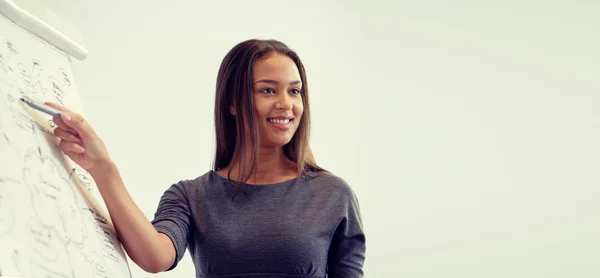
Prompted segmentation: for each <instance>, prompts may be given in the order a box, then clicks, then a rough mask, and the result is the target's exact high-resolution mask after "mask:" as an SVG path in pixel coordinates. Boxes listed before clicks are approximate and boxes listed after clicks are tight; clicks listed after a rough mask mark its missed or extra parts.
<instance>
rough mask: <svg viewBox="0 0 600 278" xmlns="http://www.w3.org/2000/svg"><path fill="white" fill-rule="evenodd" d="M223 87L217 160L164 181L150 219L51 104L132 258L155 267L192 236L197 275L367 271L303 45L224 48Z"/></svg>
mask: <svg viewBox="0 0 600 278" xmlns="http://www.w3.org/2000/svg"><path fill="white" fill-rule="evenodd" d="M216 94H217V95H216V101H215V126H216V130H217V132H216V136H217V140H216V141H217V148H216V154H215V161H214V168H213V170H211V171H208V172H207V173H205V174H204V175H201V176H199V177H198V178H196V179H194V180H183V181H180V182H178V183H175V184H173V185H172V186H171V187H170V188H169V189H168V190H166V192H165V193H164V195H163V196H162V198H161V200H160V203H159V205H158V209H157V211H156V213H155V217H154V220H153V221H152V222H150V221H148V220H147V219H146V217H145V216H144V215H143V214H142V212H141V211H140V209H139V208H138V207H137V206H136V204H135V203H134V202H133V200H132V199H131V197H130V196H129V194H128V192H127V190H126V188H125V186H124V185H123V181H122V179H121V177H120V176H119V172H118V170H117V168H116V166H115V164H114V163H113V162H112V160H111V158H110V157H109V155H108V152H107V150H106V148H105V146H104V144H103V142H102V140H101V139H100V138H99V137H98V136H97V135H96V134H95V133H94V130H93V129H92V127H91V126H90V125H88V123H87V122H86V121H85V120H84V119H83V118H82V117H81V116H80V115H77V114H74V113H73V112H71V111H69V110H67V109H64V108H63V107H60V106H57V105H56V104H52V103H48V104H49V105H51V106H53V107H54V108H56V109H59V110H61V111H62V112H61V118H62V120H61V119H57V118H54V119H53V120H54V121H55V123H56V124H57V126H58V127H57V128H56V129H55V131H54V133H55V135H56V136H57V137H59V138H60V139H61V142H60V148H61V149H62V151H63V152H64V153H65V154H66V155H68V156H69V157H70V158H71V159H73V160H74V161H75V162H76V163H78V164H79V165H80V166H81V167H82V168H84V169H86V170H87V171H88V172H89V173H90V174H91V176H92V177H93V178H94V180H95V182H96V183H97V185H98V188H99V191H100V193H101V195H102V197H103V199H104V201H105V203H106V206H107V208H108V210H109V213H110V215H111V218H112V220H113V223H114V225H115V229H116V231H117V234H118V235H119V238H120V240H121V242H122V244H123V246H124V248H125V250H126V251H127V254H128V255H129V256H130V258H131V259H132V260H133V261H134V262H135V263H136V264H137V265H139V266H140V267H141V268H142V269H144V270H145V271H148V272H152V273H157V272H161V271H167V270H171V269H173V268H174V267H175V266H176V265H177V263H178V262H179V260H181V258H182V257H183V255H184V253H185V250H186V247H187V248H189V251H190V253H191V256H192V259H193V261H194V264H195V268H196V273H197V274H196V275H197V277H213V276H212V275H214V277H217V276H218V277H221V278H226V277H285V276H290V277H325V275H327V276H328V277H362V276H363V271H362V266H363V263H364V260H365V236H364V233H363V228H362V222H361V217H360V212H359V205H358V201H357V199H356V197H355V195H354V193H353V191H352V190H351V188H350V187H349V186H348V185H347V184H346V183H345V182H344V181H343V180H342V179H340V178H338V177H336V176H334V175H333V174H331V173H329V172H327V171H325V170H323V169H322V168H321V167H319V166H318V165H317V164H316V163H315V160H314V158H313V156H312V153H311V151H310V148H309V144H308V142H309V139H308V134H309V126H310V109H309V104H308V87H307V81H306V73H305V71H304V67H303V65H302V62H301V61H300V59H299V58H298V56H297V55H296V53H295V52H293V51H292V50H290V49H289V48H288V47H287V46H286V45H285V44H283V43H281V42H278V41H275V40H266V41H265V40H248V41H245V42H242V43H239V44H238V45H236V46H235V47H234V48H233V49H232V50H231V51H230V52H229V53H228V54H227V55H226V57H225V58H224V59H223V62H222V64H221V67H220V69H219V74H218V77H217V92H216ZM286 274H287V275H286Z"/></svg>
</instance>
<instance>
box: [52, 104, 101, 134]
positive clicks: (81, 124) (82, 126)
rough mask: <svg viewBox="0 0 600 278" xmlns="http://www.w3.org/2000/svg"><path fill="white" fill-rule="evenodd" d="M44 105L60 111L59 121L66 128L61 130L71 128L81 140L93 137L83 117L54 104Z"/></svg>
mask: <svg viewBox="0 0 600 278" xmlns="http://www.w3.org/2000/svg"><path fill="white" fill-rule="evenodd" d="M45 104H46V105H48V106H50V107H52V108H55V109H57V110H59V111H60V117H61V118H60V119H59V120H61V122H62V123H64V125H63V126H64V127H66V128H63V129H64V130H67V131H69V128H71V129H73V130H74V131H75V132H76V133H77V134H78V135H79V137H81V138H82V139H83V138H89V137H91V136H93V134H94V132H93V130H92V128H91V127H90V126H89V125H88V124H87V122H86V121H85V120H84V119H83V117H82V116H81V115H79V114H77V113H75V112H72V111H71V110H68V109H66V108H64V107H62V106H60V105H58V104H56V103H52V102H45ZM57 124H58V123H57ZM58 125H59V124H58ZM59 126H60V125H59ZM69 132H70V131H69ZM71 133H73V132H71Z"/></svg>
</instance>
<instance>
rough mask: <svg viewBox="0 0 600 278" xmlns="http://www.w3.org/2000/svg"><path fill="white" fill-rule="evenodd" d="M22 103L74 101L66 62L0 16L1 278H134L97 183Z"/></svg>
mask: <svg viewBox="0 0 600 278" xmlns="http://www.w3.org/2000/svg"><path fill="white" fill-rule="evenodd" d="M23 96H27V97H29V98H32V99H36V100H38V101H52V102H55V103H58V104H61V105H65V106H68V105H67V104H69V103H70V102H69V101H72V102H76V101H77V91H76V88H75V85H74V83H73V80H72V74H71V71H70V65H69V61H68V59H67V57H65V56H63V55H62V54H61V53H59V52H58V51H56V50H54V49H53V48H52V47H50V46H47V45H45V44H44V43H42V42H41V41H39V40H37V39H36V38H35V37H33V36H31V35H30V34H28V33H26V32H25V31H23V30H21V29H20V28H18V27H17V26H15V25H14V24H12V23H11V22H9V21H7V20H6V19H4V18H3V17H1V16H0V276H23V277H98V278H105V277H130V273H129V267H128V264H127V260H126V257H125V254H124V252H123V250H122V248H121V245H120V243H119V241H118V239H117V237H116V235H115V232H114V230H113V229H112V226H111V223H110V220H109V219H107V218H106V216H105V214H104V212H103V210H102V209H101V208H99V207H98V203H97V201H98V196H99V194H98V192H97V188H96V187H95V184H94V183H93V180H92V178H91V177H90V176H89V174H88V173H86V172H85V171H84V170H83V169H81V168H78V167H76V166H74V165H73V163H72V162H70V161H69V160H68V158H67V157H66V156H64V155H63V154H62V153H61V152H60V149H58V143H59V141H58V139H57V138H56V137H55V136H54V135H53V134H52V130H53V128H55V126H54V123H52V121H51V117H50V116H47V115H42V114H40V113H39V112H32V110H28V108H27V107H26V106H25V105H24V104H22V102H21V101H20V98H21V97H23ZM36 113H37V114H36Z"/></svg>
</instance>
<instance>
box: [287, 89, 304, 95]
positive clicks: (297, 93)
mask: <svg viewBox="0 0 600 278" xmlns="http://www.w3.org/2000/svg"><path fill="white" fill-rule="evenodd" d="M290 92H291V93H292V94H293V95H299V94H300V93H301V91H300V89H292V90H291V91H290Z"/></svg>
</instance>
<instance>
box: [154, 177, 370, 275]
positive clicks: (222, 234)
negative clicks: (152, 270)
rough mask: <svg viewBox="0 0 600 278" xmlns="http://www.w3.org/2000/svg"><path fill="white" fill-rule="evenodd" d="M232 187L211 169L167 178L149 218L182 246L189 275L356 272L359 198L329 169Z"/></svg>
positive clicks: (360, 241) (360, 252)
mask: <svg viewBox="0 0 600 278" xmlns="http://www.w3.org/2000/svg"><path fill="white" fill-rule="evenodd" d="M234 192H235V187H234V186H233V185H231V184H230V183H229V181H228V180H227V179H225V178H223V177H221V176H219V175H218V174H217V173H215V172H214V171H212V170H211V171H209V172H207V173H206V174H204V175H202V176H200V177H198V178H196V179H194V180H184V181H180V182H178V183H176V184H173V185H172V186H171V187H170V188H169V189H167V191H165V193H164V195H163V196H162V197H161V199H160V203H159V205H158V209H157V211H156V213H155V215H154V220H153V221H152V224H153V225H154V226H155V227H156V229H157V230H158V231H159V232H161V233H164V234H166V235H167V236H168V237H169V238H171V241H173V245H174V246H175V250H176V252H177V258H176V260H175V263H174V264H173V265H172V266H171V267H170V268H169V270H171V269H173V268H174V267H175V266H176V265H177V263H178V262H179V261H180V260H181V258H182V257H183V255H184V253H185V250H186V247H187V248H189V250H190V253H191V256H192V260H193V261H194V265H195V267H196V277H205V278H208V277H218V278H229V277H235V278H241V277H264V278H268V277H277V278H281V277H296V278H305V277H326V273H327V277H344V278H353V277H363V271H362V266H363V263H364V260H365V235H364V233H363V226H362V220H361V216H360V211H359V204H358V200H357V198H356V196H355V194H354V192H353V191H352V189H351V188H350V187H349V186H348V184H347V183H346V182H344V181H343V180H342V179H340V178H338V177H336V176H334V175H333V174H331V173H328V172H318V173H317V172H310V173H309V175H308V176H307V177H302V178H300V180H299V182H296V180H295V179H293V180H289V181H284V182H280V183H275V184H264V185H246V187H245V191H244V192H243V193H241V194H238V195H237V196H236V197H235V198H234V199H232V197H233V194H234Z"/></svg>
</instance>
